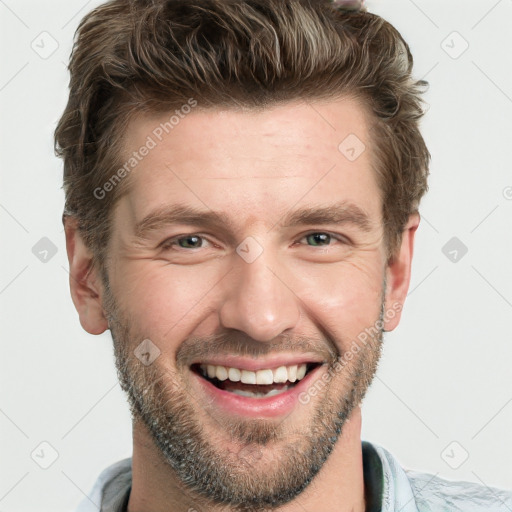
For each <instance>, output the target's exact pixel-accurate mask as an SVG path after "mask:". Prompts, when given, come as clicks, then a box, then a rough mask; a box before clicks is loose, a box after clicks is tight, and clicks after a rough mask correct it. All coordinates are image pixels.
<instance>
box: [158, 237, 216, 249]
mask: <svg viewBox="0 0 512 512" xmlns="http://www.w3.org/2000/svg"><path fill="white" fill-rule="evenodd" d="M205 241H206V238H204V237H202V236H199V235H193V234H192V235H184V236H178V237H174V238H168V239H167V240H165V241H164V242H163V243H162V244H161V247H162V249H169V248H170V247H172V246H175V245H177V246H178V247H179V248H181V249H200V248H201V247H203V242H205Z"/></svg>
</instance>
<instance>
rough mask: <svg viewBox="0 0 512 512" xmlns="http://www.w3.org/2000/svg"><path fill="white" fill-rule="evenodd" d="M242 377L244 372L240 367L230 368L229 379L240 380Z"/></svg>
mask: <svg viewBox="0 0 512 512" xmlns="http://www.w3.org/2000/svg"><path fill="white" fill-rule="evenodd" d="M241 377H242V372H241V371H240V370H239V369H238V368H230V369H229V370H228V379H229V380H230V381H232V382H238V381H239V380H240V379H241Z"/></svg>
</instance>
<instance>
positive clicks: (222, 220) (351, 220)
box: [135, 201, 372, 240]
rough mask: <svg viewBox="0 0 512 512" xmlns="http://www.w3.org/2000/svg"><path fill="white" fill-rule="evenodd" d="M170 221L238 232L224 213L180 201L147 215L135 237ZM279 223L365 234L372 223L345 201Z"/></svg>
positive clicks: (288, 216)
mask: <svg viewBox="0 0 512 512" xmlns="http://www.w3.org/2000/svg"><path fill="white" fill-rule="evenodd" d="M171 224H188V225H192V226H200V227H204V228H210V229H219V230H224V231H226V230H229V231H231V233H234V232H235V231H236V229H235V224H234V222H233V220H232V219H231V218H230V217H229V216H228V215H227V214H225V213H222V212H215V211H213V210H203V209H200V208H195V207H192V206H188V205H180V204H177V205H173V206H170V207H162V208H158V209H156V210H155V211H153V212H151V213H149V214H148V215H146V216H145V217H144V218H143V219H142V220H141V221H140V222H138V223H137V224H136V225H135V238H137V239H139V240H145V239H147V238H148V236H149V235H150V234H151V233H152V232H154V231H157V230H159V229H162V228H164V227H166V226H168V225H171ZM276 224H280V225H281V226H282V227H284V228H290V227H295V226H305V225H308V224H318V225H321V224H338V225H341V224H352V225H354V226H356V227H357V228H359V229H360V230H361V231H363V232H366V233H368V232H370V231H371V230H372V222H371V220H370V217H369V216H368V214H366V213H365V212H364V211H363V210H362V209H361V208H360V207H359V206H357V205H355V204H352V203H347V202H345V201H341V202H338V203H335V204H333V205H329V206H311V207H307V208H301V209H299V210H296V211H293V212H290V213H288V214H286V215H285V217H284V219H283V220H282V221H279V222H277V223H276ZM276 224H274V226H275V225H276ZM234 238H235V237H234V235H233V239H234Z"/></svg>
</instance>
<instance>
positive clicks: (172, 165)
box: [123, 99, 380, 218]
mask: <svg viewBox="0 0 512 512" xmlns="http://www.w3.org/2000/svg"><path fill="white" fill-rule="evenodd" d="M185 112H188V113H185ZM145 147H146V148H149V149H148V150H146V149H144V148H145ZM141 153H144V156H142V157H141ZM123 158H124V159H125V160H128V159H129V158H137V162H136V165H135V166H134V168H133V170H132V171H131V172H130V175H129V180H130V188H129V193H128V195H127V197H126V199H125V200H126V201H128V203H129V205H130V208H131V210H132V212H133V216H134V217H135V218H140V217H141V216H143V215H144V214H146V213H147V212H148V211H150V210H151V209H153V208H154V207H165V206H166V205H168V204H172V203H173V202H174V203H175V202H181V203H182V202H183V201H188V202H193V203H195V204H196V205H197V206H203V207H204V206H207V207H208V208H213V209H214V208H218V207H221V206H222V207H225V208H229V207H230V206H231V207H233V208H234V210H236V211H237V212H239V209H240V208H241V207H242V206H244V207H245V208H243V209H244V211H246V212H248V213H252V217H258V215H260V214H263V213H264V212H265V211H267V213H268V211H269V208H271V209H275V210H289V209H290V207H291V206H293V205H294V204H298V203H299V202H302V203H304V202H310V203H315V204H318V203H322V202H324V203H325V202H329V201H340V200H345V199H347V200H353V201H356V202H359V204H360V206H361V207H362V208H363V209H365V211H367V212H368V214H369V215H370V216H371V215H377V216H378V215H379V211H380V208H379V203H380V201H379V200H376V199H379V198H380V191H379V190H378V187H377V184H376V181H375V178H374V173H373V171H372V168H371V162H372V157H371V143H370V139H369V134H368V125H367V119H366V111H365V109H364V108H363V107H362V106H361V104H360V103H359V102H358V101H357V100H353V99H339V100H331V101H322V102H321V101H315V102H309V103H308V102H299V101H297V102H291V103H287V104H283V105H280V106H276V107H272V108H269V109H266V110H262V111H251V110H234V109H229V110H220V109H206V110H205V109H201V108H200V107H199V106H198V107H196V108H195V109H194V108H192V109H188V108H187V109H184V110H183V111H180V109H177V111H172V112H168V113H165V114H158V115H151V116H149V115H145V116H139V117H138V118H136V119H133V120H132V121H131V122H130V123H129V125H128V127H127V130H126V138H125V152H124V155H123ZM123 199H124V198H123ZM262 201H263V202H264V203H265V204H266V205H267V207H266V210H263V209H262V210H258V208H259V207H260V206H259V205H261V202H262ZM201 203H202V204H201ZM372 210H373V211H372Z"/></svg>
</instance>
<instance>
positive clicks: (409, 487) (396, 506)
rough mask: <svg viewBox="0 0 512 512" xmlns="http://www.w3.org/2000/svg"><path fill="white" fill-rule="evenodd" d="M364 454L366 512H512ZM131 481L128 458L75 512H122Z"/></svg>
mask: <svg viewBox="0 0 512 512" xmlns="http://www.w3.org/2000/svg"><path fill="white" fill-rule="evenodd" d="M362 452H363V467H364V483H365V497H366V500H367V512H512V491H505V490H501V489H497V488H494V487H486V486H484V485H480V484H475V483H470V482H463V481H457V482H452V481H449V480H445V479H443V478H439V477H437V476H434V475H432V474H429V473H421V472H419V471H412V470H408V469H404V468H402V467H401V466H400V464H399V463H398V461H397V460H396V459H395V458H394V457H393V455H391V453H389V452H388V451H387V450H386V449H384V448H383V447H381V446H379V445H377V444H375V443H370V442H368V441H362ZM131 481H132V460H131V458H128V459H124V460H121V461H119V462H117V463H115V464H112V465H111V466H109V467H108V468H106V469H105V470H104V471H103V472H102V473H101V474H100V476H99V477H98V479H97V481H96V482H95V484H94V486H93V488H92V490H91V492H90V494H89V496H87V497H86V498H84V500H83V501H82V502H81V503H80V505H79V506H78V508H77V509H76V510H75V512H98V511H100V512H126V507H127V504H128V499H129V496H130V490H131ZM315 512H321V511H315Z"/></svg>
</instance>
